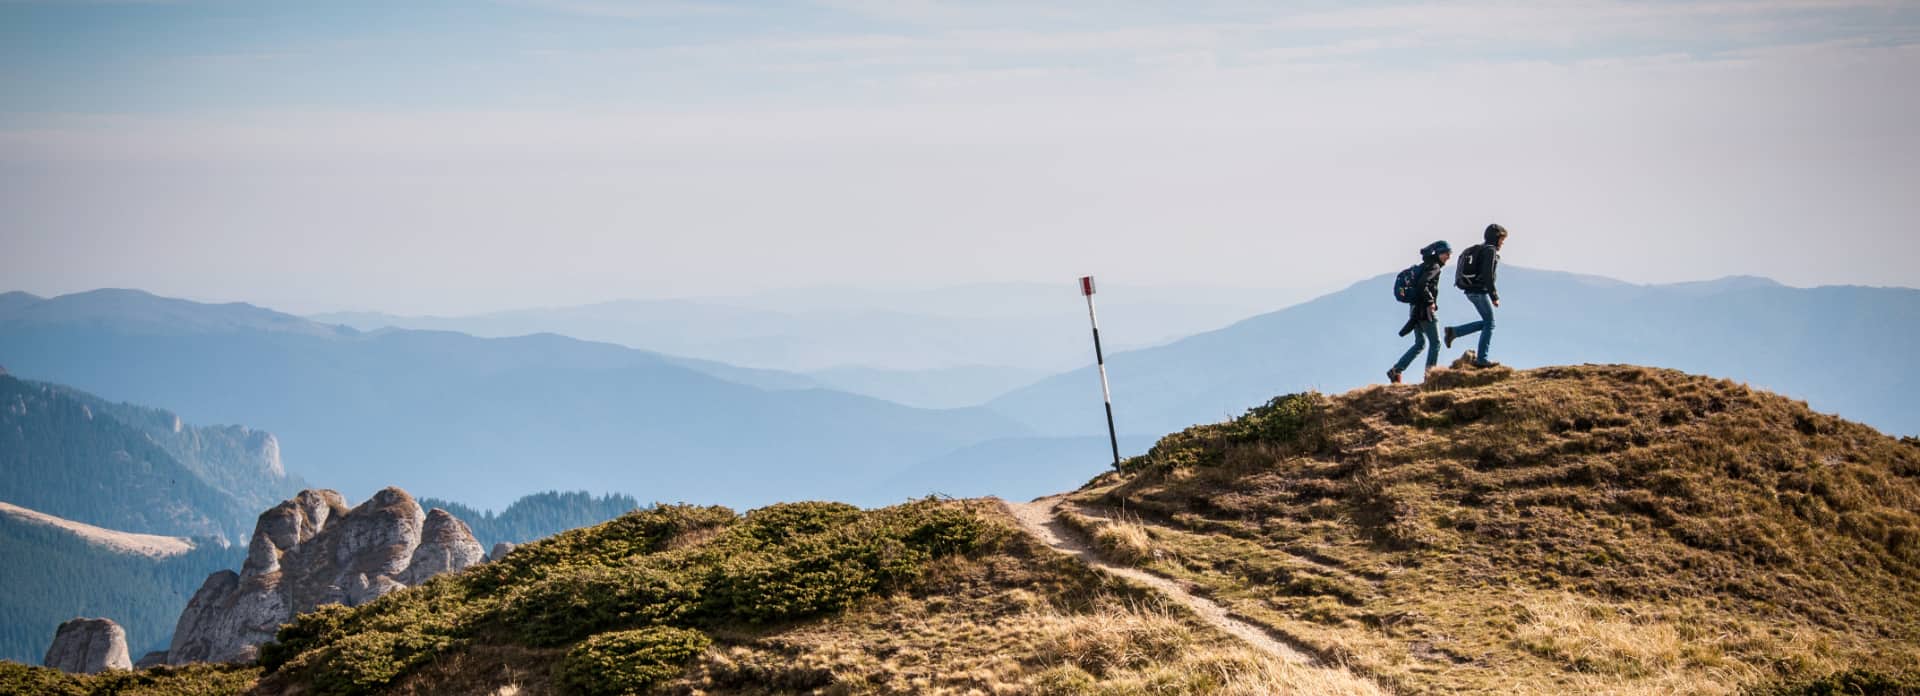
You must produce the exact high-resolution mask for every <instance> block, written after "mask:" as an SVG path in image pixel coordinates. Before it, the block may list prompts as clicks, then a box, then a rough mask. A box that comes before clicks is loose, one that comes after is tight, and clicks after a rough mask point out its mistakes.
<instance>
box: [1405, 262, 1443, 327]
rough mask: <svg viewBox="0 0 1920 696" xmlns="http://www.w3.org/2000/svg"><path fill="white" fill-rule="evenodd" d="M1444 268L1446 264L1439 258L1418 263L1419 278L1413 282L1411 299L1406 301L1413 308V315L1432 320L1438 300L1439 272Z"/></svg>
mask: <svg viewBox="0 0 1920 696" xmlns="http://www.w3.org/2000/svg"><path fill="white" fill-rule="evenodd" d="M1444 270H1446V266H1445V265H1444V264H1442V263H1440V260H1439V259H1432V260H1429V261H1427V262H1426V263H1423V264H1421V265H1420V279H1419V280H1416V281H1414V283H1413V301H1412V302H1409V303H1407V305H1408V306H1409V307H1411V308H1412V309H1413V316H1416V317H1422V318H1423V319H1424V320H1427V321H1431V320H1433V307H1434V304H1435V303H1437V302H1439V301H1440V274H1441V272H1442V271H1444Z"/></svg>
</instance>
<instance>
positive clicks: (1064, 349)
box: [311, 278, 1306, 405]
mask: <svg viewBox="0 0 1920 696" xmlns="http://www.w3.org/2000/svg"><path fill="white" fill-rule="evenodd" d="M1304 297H1306V295H1305V293H1303V292H1301V291H1293V290H1245V289H1230V288H1150V287H1133V286H1127V285H1113V286H1102V288H1101V299H1102V300H1108V299H1111V300H1112V302H1111V303H1110V304H1111V310H1110V312H1111V316H1110V318H1111V319H1112V320H1114V321H1117V322H1122V323H1127V324H1130V325H1132V326H1133V327H1135V330H1134V331H1133V332H1132V333H1130V334H1128V335H1127V336H1126V337H1124V338H1122V339H1120V340H1118V341H1116V342H1115V343H1114V344H1113V345H1112V346H1110V347H1111V348H1121V347H1129V346H1130V347H1143V346H1149V345H1155V344H1158V343H1162V342H1165V341H1169V340H1173V339H1177V338H1180V337H1182V336H1187V335H1191V334H1193V333H1195V332H1198V331H1205V330H1208V329H1213V328H1218V327H1221V326H1225V325H1227V324H1229V323H1232V322H1234V321H1236V320H1239V319H1242V318H1245V317H1247V316H1251V315H1253V314H1255V313H1258V312H1260V311H1263V310H1265V309H1268V308H1271V307H1274V306H1279V305H1284V304H1288V303H1291V302H1293V301H1296V300H1299V299H1303V298H1304ZM311 318H312V319H315V320H316V321H322V322H326V323H338V324H345V325H348V326H353V327H355V328H359V329H362V330H374V329H378V328H381V327H397V328H411V329H428V330H449V331H459V332H462V333H468V334H472V335H475V336H487V337H508V336H521V335H527V334H534V333H558V334H562V335H567V336H573V337H575V338H580V339H584V340H593V341H607V342H610V343H617V344H620V345H625V346H629V347H633V348H640V349H646V350H656V351H661V352H664V353H668V354H673V355H689V356H699V357H702V358H707V359H710V360H718V361H722V362H725V363H729V364H734V365H751V366H756V367H764V368H775V369H781V370H788V371H793V372H805V373H817V372H821V371H831V370H836V369H842V368H847V367H857V368H864V369H869V370H876V371H881V372H924V371H929V370H945V369H953V368H975V369H978V368H994V369H1012V370H1019V371H1032V372H1051V371H1057V370H1060V369H1064V368H1066V367H1071V366H1073V365H1075V364H1078V363H1079V362H1080V361H1081V360H1082V359H1083V358H1084V357H1085V356H1086V355H1089V354H1090V352H1091V350H1092V349H1091V346H1090V345H1088V342H1087V337H1086V306H1085V305H1084V304H1083V303H1082V302H1081V300H1080V295H1079V291H1078V288H1077V286H1076V285H1075V284H1074V283H1073V281H1072V279H1071V278H1067V279H1063V282H1061V283H1058V284H1039V283H985V284H976V285H968V286H961V287H949V288H937V289H925V290H911V289H908V290H898V291H892V290H860V289H854V288H803V289H792V290H778V291H768V292H763V293H758V294H754V295H743V296H733V297H698V298H680V299H653V300H615V301H611V302H599V303H594V304H586V305H578V306H567V307H541V308H530V309H516V310H507V311H499V312H489V313H484V314H475V315H467V316H398V315H390V314H382V313H378V312H339V313H330V314H317V315H314V316H313V317H311ZM893 384H894V385H896V386H892V387H889V388H892V389H896V390H897V389H899V388H900V386H899V385H910V384H911V383H910V382H894V383H893ZM870 395H873V396H880V397H881V398H887V397H886V396H885V395H884V394H882V393H870ZM953 398H954V397H951V396H949V397H946V400H945V401H942V402H941V403H955V402H954V401H953V400H952V399H953ZM981 400H982V401H983V400H984V399H981ZM973 403H978V401H975V402H973ZM969 405H971V404H969Z"/></svg>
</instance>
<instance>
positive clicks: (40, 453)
mask: <svg viewBox="0 0 1920 696" xmlns="http://www.w3.org/2000/svg"><path fill="white" fill-rule="evenodd" d="M302 485H303V482H302V481H301V480H300V479H298V478H297V477H292V476H289V475H287V473H286V471H285V470H284V469H283V468H282V467H281V464H280V455H279V445H278V443H277V441H276V440H275V439H274V438H273V436H272V435H269V434H267V433H265V432H260V431H255V430H251V429H248V428H244V427H240V426H219V427H195V426H191V425H186V424H185V423H183V422H182V421H181V419H180V418H179V417H178V416H175V415H174V414H172V413H170V412H167V411H162V410H159V409H151V408H144V407H140V406H133V405H129V404H114V403H109V402H107V401H105V400H103V399H100V398H98V397H95V396H93V395H91V394H87V393H85V392H80V391H77V390H74V389H70V388H67V387H63V386H60V385H55V384H46V383H41V382H30V381H24V380H20V379H17V378H15V377H12V376H7V375H0V500H4V501H6V502H10V503H14V504H16V505H21V506H24V507H28V508H32V509H35V510H39V511H41V512H45V513H48V514H51V515H57V516H59V517H65V518H67V519H70V520H75V521H79V522H85V523H87V524H93V525H99V526H102V527H108V528H112V529H120V530H126V531H131V532H140V533H145V534H167V535H174V536H205V537H220V538H222V539H224V540H225V541H226V542H231V543H233V544H236V545H241V546H244V545H245V544H246V541H247V537H248V535H250V534H252V533H253V522H254V518H255V517H256V516H258V515H259V514H260V511H261V510H264V509H266V508H267V507H268V506H270V505H272V504H273V503H276V502H279V501H280V500H281V499H282V498H285V497H287V496H288V495H291V494H292V493H293V492H294V491H296V490H298V489H299V488H300V487H301V486H302ZM68 618H72V617H68Z"/></svg>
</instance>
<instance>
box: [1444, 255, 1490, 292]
mask: <svg viewBox="0 0 1920 696" xmlns="http://www.w3.org/2000/svg"><path fill="white" fill-rule="evenodd" d="M1491 249H1492V247H1489V246H1487V245H1485V244H1475V245H1473V246H1470V247H1467V250H1466V252H1465V253H1462V254H1461V255H1460V263H1458V264H1454V267H1453V286H1454V287H1456V288H1460V289H1461V290H1479V289H1480V284H1481V283H1480V278H1481V276H1484V275H1486V273H1487V252H1488V251H1490V250H1491Z"/></svg>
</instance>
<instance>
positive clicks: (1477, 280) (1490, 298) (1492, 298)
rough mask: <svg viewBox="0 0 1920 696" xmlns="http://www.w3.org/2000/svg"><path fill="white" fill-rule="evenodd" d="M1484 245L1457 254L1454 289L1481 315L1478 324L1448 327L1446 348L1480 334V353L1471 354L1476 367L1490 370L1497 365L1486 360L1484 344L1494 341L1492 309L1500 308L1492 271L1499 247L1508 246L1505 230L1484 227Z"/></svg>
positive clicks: (1496, 261) (1498, 258)
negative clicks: (1465, 296)
mask: <svg viewBox="0 0 1920 696" xmlns="http://www.w3.org/2000/svg"><path fill="white" fill-rule="evenodd" d="M1485 239H1486V243H1485V244H1475V245H1473V246H1470V247H1467V250H1466V251H1464V252H1461V254H1460V265H1458V266H1455V267H1454V269H1453V286H1454V287H1456V288H1460V289H1461V290H1463V291H1465V292H1466V293H1467V301H1468V302H1471V303H1473V309H1474V311H1477V312H1479V313H1480V321H1476V322H1470V323H1466V324H1461V325H1459V326H1449V327H1447V330H1446V335H1447V338H1446V340H1447V347H1448V348H1452V347H1453V339H1456V338H1460V337H1462V336H1467V335H1471V334H1473V333H1475V332H1478V333H1479V334H1480V350H1478V351H1476V352H1474V354H1473V364H1474V366H1475V367H1493V366H1495V365H1499V364H1500V363H1497V362H1494V361H1492V360H1488V359H1487V344H1488V343H1490V342H1492V341H1493V308H1494V307H1498V306H1500V290H1499V289H1498V288H1496V287H1494V284H1493V281H1494V272H1495V271H1496V270H1498V269H1499V267H1500V247H1503V246H1506V244H1507V228H1505V227H1501V226H1500V225H1498V224H1493V225H1487V232H1486V236H1485Z"/></svg>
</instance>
